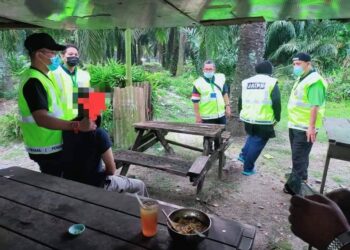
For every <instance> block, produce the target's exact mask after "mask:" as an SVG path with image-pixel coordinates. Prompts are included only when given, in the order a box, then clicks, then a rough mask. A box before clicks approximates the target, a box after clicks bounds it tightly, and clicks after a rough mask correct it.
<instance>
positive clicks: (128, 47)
mask: <svg viewBox="0 0 350 250" xmlns="http://www.w3.org/2000/svg"><path fill="white" fill-rule="evenodd" d="M125 58H126V60H125V61H126V62H125V71H126V79H125V80H126V86H132V78H131V30H130V29H126V30H125Z"/></svg>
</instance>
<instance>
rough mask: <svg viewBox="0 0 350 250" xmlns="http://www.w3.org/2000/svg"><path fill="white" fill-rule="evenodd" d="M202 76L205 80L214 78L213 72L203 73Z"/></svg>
mask: <svg viewBox="0 0 350 250" xmlns="http://www.w3.org/2000/svg"><path fill="white" fill-rule="evenodd" d="M203 75H204V77H205V78H208V79H211V78H213V76H214V72H204V73H203Z"/></svg>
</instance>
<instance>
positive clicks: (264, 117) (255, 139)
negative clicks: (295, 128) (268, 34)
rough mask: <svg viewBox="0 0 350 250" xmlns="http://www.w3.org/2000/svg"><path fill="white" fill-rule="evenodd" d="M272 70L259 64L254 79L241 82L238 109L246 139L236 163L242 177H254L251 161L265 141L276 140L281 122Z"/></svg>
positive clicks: (277, 91) (256, 157)
mask: <svg viewBox="0 0 350 250" xmlns="http://www.w3.org/2000/svg"><path fill="white" fill-rule="evenodd" d="M272 70H273V67H272V64H271V63H270V62H269V61H263V62H261V63H259V64H257V65H256V66H255V71H256V73H257V74H256V75H255V76H252V77H250V78H248V79H245V80H243V81H242V98H240V99H239V103H238V106H239V110H240V119H241V120H242V121H243V122H244V127H245V131H246V133H247V134H248V136H247V139H246V142H245V145H244V147H243V148H242V150H241V153H240V155H239V157H238V160H239V161H241V162H242V163H243V171H242V174H243V175H246V176H250V175H253V174H255V173H256V170H255V161H256V160H257V159H258V157H259V155H260V153H261V151H262V150H263V149H264V147H265V145H266V143H267V142H268V140H269V139H270V138H273V137H275V136H276V135H275V130H274V125H275V124H276V123H277V122H279V120H280V118H281V95H280V91H279V88H278V85H277V79H276V78H273V77H271V75H272Z"/></svg>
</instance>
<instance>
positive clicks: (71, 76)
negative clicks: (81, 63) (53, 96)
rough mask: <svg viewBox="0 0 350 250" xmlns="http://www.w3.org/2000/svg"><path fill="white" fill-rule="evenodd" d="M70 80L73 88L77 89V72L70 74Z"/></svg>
mask: <svg viewBox="0 0 350 250" xmlns="http://www.w3.org/2000/svg"><path fill="white" fill-rule="evenodd" d="M70 78H71V79H72V83H73V87H74V88H77V87H78V84H77V70H75V72H74V75H71V74H70Z"/></svg>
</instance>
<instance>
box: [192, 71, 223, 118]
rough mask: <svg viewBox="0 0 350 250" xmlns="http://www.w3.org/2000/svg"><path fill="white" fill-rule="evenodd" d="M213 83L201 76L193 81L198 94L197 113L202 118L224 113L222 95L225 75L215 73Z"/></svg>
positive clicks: (220, 115)
mask: <svg viewBox="0 0 350 250" xmlns="http://www.w3.org/2000/svg"><path fill="white" fill-rule="evenodd" d="M214 83H215V84H214ZM214 83H208V82H207V81H206V80H205V79H204V78H203V77H199V78H198V79H197V80H195V81H194V83H193V85H194V86H195V87H196V89H197V90H198V92H199V94H200V101H199V114H200V116H201V118H202V119H216V118H220V117H222V116H224V115H225V101H224V97H223V96H222V90H223V88H224V84H225V75H224V74H215V75H214Z"/></svg>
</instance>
